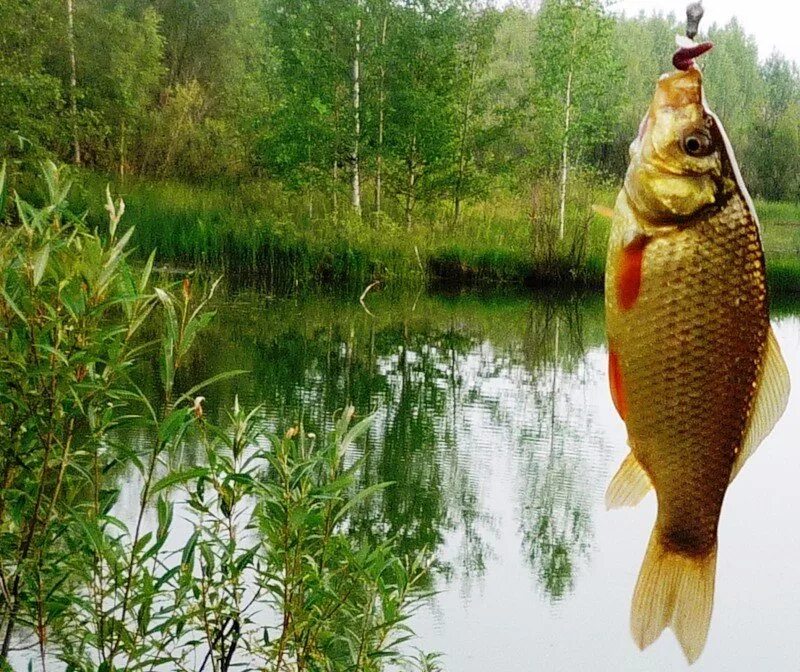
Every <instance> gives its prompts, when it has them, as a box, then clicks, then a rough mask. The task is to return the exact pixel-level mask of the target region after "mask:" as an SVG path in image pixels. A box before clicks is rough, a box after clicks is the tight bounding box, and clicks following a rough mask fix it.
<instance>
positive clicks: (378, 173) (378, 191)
mask: <svg viewBox="0 0 800 672" xmlns="http://www.w3.org/2000/svg"><path fill="white" fill-rule="evenodd" d="M388 21H389V16H388V14H387V15H384V17H383V28H382V30H381V57H380V63H381V65H380V84H379V91H378V157H377V165H376V167H375V215H376V218H378V219H380V215H381V198H382V196H383V193H382V190H383V121H384V106H385V104H386V89H385V87H386V66H385V58H386V54H385V50H386V27H387V24H388Z"/></svg>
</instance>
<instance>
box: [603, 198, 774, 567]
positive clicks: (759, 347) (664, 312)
mask: <svg viewBox="0 0 800 672" xmlns="http://www.w3.org/2000/svg"><path fill="white" fill-rule="evenodd" d="M649 228H650V227H648V223H647V222H643V221H640V220H637V218H636V215H635V214H634V213H633V212H632V210H631V208H630V206H629V204H628V203H627V196H626V194H625V192H624V190H623V192H622V193H621V194H620V197H619V200H618V203H617V214H616V215H615V219H614V225H613V232H612V241H611V245H610V249H609V260H608V261H609V263H608V269H609V270H608V274H607V279H606V282H607V287H608V288H609V289H608V291H607V293H606V296H607V303H606V311H607V329H608V337H609V344H610V347H611V348H612V349H613V350H614V351H615V352H616V354H617V356H618V358H619V363H620V367H621V375H622V381H623V385H624V391H625V395H626V400H627V413H626V418H625V419H626V424H627V428H628V436H629V440H630V444H631V449H632V452H633V454H634V456H635V457H636V458H637V459H638V461H639V463H640V464H641V465H642V466H643V467H644V469H645V471H646V472H647V474H648V476H649V477H650V480H651V481H652V483H653V486H654V487H655V490H656V493H657V496H658V501H659V514H658V520H657V522H656V530H657V531H658V533H659V534H660V536H661V539H662V542H663V543H664V546H665V547H666V548H667V549H668V550H674V551H676V552H680V553H682V554H684V555H695V554H697V555H702V554H706V553H708V552H709V551H710V550H711V549H712V548H713V546H714V545H715V543H716V533H717V523H718V520H719V514H720V508H721V506H722V499H723V496H724V494H725V490H726V489H727V487H728V482H729V480H730V476H731V470H732V466H733V463H734V460H735V458H736V454H737V452H738V451H739V449H740V448H741V445H742V440H743V436H744V433H745V428H746V422H747V418H748V415H749V410H750V406H751V404H752V401H753V395H754V392H755V385H756V381H757V379H758V373H759V368H760V364H761V360H762V355H763V352H764V347H765V343H766V340H767V334H768V330H769V315H768V312H767V297H766V282H765V270H764V259H763V253H762V250H761V243H760V240H759V232H758V225H757V222H756V221H755V219H754V217H753V216H752V214H751V212H750V209H749V207H748V203H747V202H746V200H745V198H744V196H743V195H742V194H741V193H739V192H738V191H734V192H733V193H732V194H730V196H729V197H728V198H727V201H726V202H725V203H724V204H723V205H721V206H720V207H712V208H711V209H709V210H708V211H707V212H706V213H705V214H700V215H698V216H697V217H696V218H694V219H693V220H692V221H691V222H690V223H687V224H685V225H682V226H671V227H666V228H664V227H661V228H660V229H659V230H657V231H654V232H653V233H654V235H653V236H652V237H651V238H649V242H648V243H647V245H646V247H645V250H644V255H643V259H642V269H641V277H642V284H641V289H640V291H639V295H638V298H637V300H636V302H635V304H634V305H633V306H632V307H630V308H629V309H627V310H623V309H622V308H621V307H620V306H619V304H618V302H617V300H616V293H615V292H614V291H613V288H614V287H615V286H616V284H617V282H618V281H619V277H618V268H619V263H618V260H619V258H620V255H621V253H622V247H623V246H622V242H623V240H624V239H625V237H626V235H628V236H629V235H630V233H628V232H630V231H634V230H639V231H642V230H644V231H647V230H648V229H649ZM650 230H651V231H653V230H652V229H650Z"/></svg>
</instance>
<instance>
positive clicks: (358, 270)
mask: <svg viewBox="0 0 800 672" xmlns="http://www.w3.org/2000/svg"><path fill="white" fill-rule="evenodd" d="M79 181H80V182H81V183H82V184H83V187H82V191H81V193H80V195H79V196H77V198H78V199H80V200H82V201H83V203H81V205H85V206H86V207H87V208H88V209H89V210H90V211H92V212H94V215H93V216H96V217H97V218H98V221H99V218H100V217H101V216H102V213H98V212H97V208H96V206H95V205H94V204H96V203H98V202H99V200H100V195H101V194H102V192H103V190H104V189H105V184H106V178H104V177H101V176H98V175H84V176H82V177H81V180H79ZM112 189H114V190H116V191H117V192H118V193H120V194H121V195H122V196H123V197H124V199H125V202H126V205H127V210H126V220H127V221H128V222H129V223H131V224H133V225H135V227H136V232H135V236H134V243H135V244H136V246H137V247H138V249H139V250H141V251H149V250H151V249H153V248H155V249H157V250H158V256H159V259H160V260H162V261H163V262H166V263H169V264H172V265H175V266H177V267H187V268H194V267H197V266H201V267H210V268H215V269H222V270H224V271H225V273H226V275H227V277H228V280H229V281H231V282H234V283H236V282H242V283H245V284H256V285H259V286H262V287H265V288H267V289H270V290H274V291H285V290H290V289H294V288H299V287H309V286H317V285H329V286H336V287H340V288H341V287H350V288H354V289H355V288H363V287H365V286H366V285H367V284H369V283H371V282H373V281H375V280H380V281H381V282H383V283H385V284H389V285H424V284H428V285H457V286H471V285H483V286H486V285H518V286H519V285H525V286H531V287H547V286H556V287H561V286H569V287H591V288H599V287H602V281H603V268H604V261H605V246H606V238H607V234H608V222H607V221H606V220H605V219H604V218H602V217H599V216H595V217H592V218H590V219H586V218H585V215H583V214H582V213H581V211H580V210H579V209H578V207H577V206H576V207H575V210H574V211H570V210H568V212H567V223H568V227H567V232H568V235H567V240H565V241H564V242H563V243H559V242H558V241H556V240H552V241H550V242H547V243H546V244H543V243H542V241H541V240H536V239H535V238H534V236H533V228H534V227H533V225H532V223H531V218H530V212H531V201H530V199H529V198H527V197H524V196H521V195H514V194H510V193H508V192H506V191H498V192H495V193H492V194H490V195H489V196H488V197H486V198H484V199H483V200H481V201H479V202H472V203H468V204H466V205H465V206H464V209H463V217H462V220H461V221H460V222H459V223H458V224H455V223H453V221H452V214H451V212H450V211H449V209H448V208H447V207H446V206H444V205H442V206H436V207H434V206H428V207H422V206H420V207H419V209H418V214H417V217H416V219H415V224H414V226H413V227H412V228H411V229H410V230H407V229H406V227H405V226H404V225H400V224H397V223H396V222H398V221H400V219H401V218H399V217H396V216H394V213H392V212H391V211H389V212H388V213H385V214H384V215H383V216H382V217H381V218H380V219H379V220H376V218H375V217H374V216H373V215H372V214H370V215H366V214H365V216H364V218H363V219H360V218H357V217H355V216H353V215H352V213H351V212H349V211H348V209H347V208H346V207H345V205H344V204H345V203H346V200H345V198H344V197H343V198H340V199H339V200H340V207H339V208H338V212H336V210H334V207H333V204H332V203H331V202H330V201H328V200H326V199H323V198H320V197H314V198H312V199H309V197H308V196H305V195H302V194H296V193H289V192H286V191H285V190H282V189H280V188H278V187H276V186H275V185H273V184H270V183H267V182H258V183H251V184H247V185H238V186H236V187H226V186H203V187H198V186H193V185H188V184H185V183H177V182H168V181H163V182H144V181H129V182H128V183H127V184H125V185H118V184H112ZM613 197H614V190H613V188H606V189H603V190H597V191H596V192H595V193H594V199H595V200H597V201H598V202H602V203H606V204H609V203H611V202H612V201H613ZM90 205H91V206H92V207H89V206H90ZM757 209H758V211H759V214H760V217H761V220H762V226H763V230H764V245H765V249H766V252H767V259H768V271H769V278H770V284H771V286H772V288H773V291H775V292H776V293H797V292H800V205H795V204H790V203H769V202H758V203H757ZM549 225H550V226H552V222H551V223H549ZM578 227H585V229H584V234H585V236H586V244H585V248H584V250H583V252H582V253H580V254H578V255H576V254H575V253H574V248H572V240H571V238H572V235H573V234H572V232H574V231H575V230H576V229H577V228H578ZM551 234H552V232H551Z"/></svg>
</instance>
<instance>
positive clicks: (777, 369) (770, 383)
mask: <svg viewBox="0 0 800 672" xmlns="http://www.w3.org/2000/svg"><path fill="white" fill-rule="evenodd" d="M789 389H790V384H789V370H788V369H787V368H786V362H785V361H784V360H783V356H782V355H781V348H780V346H779V345H778V341H777V340H776V339H775V334H774V333H773V332H772V329H770V330H769V334H768V336H767V345H766V347H765V348H764V362H763V364H762V366H761V373H760V376H759V380H758V387H757V388H756V396H755V399H754V400H753V407H752V409H751V410H750V417H749V418H748V421H747V429H746V430H745V436H744V441H743V442H742V447H741V449H740V450H739V453H738V454H737V456H736V462H734V465H733V469H732V471H731V481H732V480H733V479H734V478H736V475H737V474H738V473H739V470H740V469H741V468H742V466H743V465H744V463H745V462H746V461H747V459H748V458H749V457H750V456H751V455H752V454H753V453H755V452H756V448H758V446H759V445H760V444H761V442H762V441H763V440H764V439H765V438H766V437H767V435H768V434H769V433H770V432H771V431H772V428H773V427H774V426H775V423H776V422H778V419H779V418H780V417H781V415H783V412H784V411H785V410H786V404H787V403H788V401H789Z"/></svg>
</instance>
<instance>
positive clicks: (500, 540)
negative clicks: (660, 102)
mask: <svg viewBox="0 0 800 672" xmlns="http://www.w3.org/2000/svg"><path fill="white" fill-rule="evenodd" d="M367 303H368V304H369V309H370V311H371V313H372V315H370V314H368V313H367V312H365V310H364V309H363V308H362V307H361V306H360V305H359V303H358V301H357V300H355V299H354V300H344V299H337V298H332V297H320V296H312V297H304V298H296V299H272V298H270V297H267V296H265V295H260V294H257V293H240V294H235V295H232V296H229V297H228V298H226V299H224V300H223V301H222V305H221V306H220V309H219V314H218V316H217V319H216V320H215V323H214V326H213V327H212V328H211V329H210V331H209V332H208V334H207V336H206V337H205V338H204V339H203V341H202V343H200V344H199V347H198V348H197V350H196V352H195V353H194V359H193V361H192V362H190V364H189V366H188V367H187V369H188V370H189V371H190V372H191V375H190V377H191V379H192V380H191V381H189V380H186V381H183V382H184V383H187V382H194V381H196V380H200V379H203V378H205V377H208V376H211V375H213V374H214V373H217V372H219V371H221V370H224V369H231V368H236V369H246V370H248V373H247V374H246V375H244V376H242V377H241V378H239V379H236V380H229V381H225V382H223V383H219V384H217V385H216V386H215V387H214V388H212V389H210V390H209V391H208V392H207V393H206V396H208V397H209V400H208V402H207V403H208V409H207V412H209V413H211V414H214V415H219V417H220V418H221V417H222V414H223V413H224V412H225V411H226V409H227V408H229V407H230V406H231V404H232V403H233V398H234V395H235V394H238V396H239V399H240V402H241V403H242V404H243V405H244V406H252V405H256V404H264V411H263V413H264V419H265V423H266V424H267V425H268V426H269V427H270V428H275V429H283V428H285V427H287V426H288V424H289V423H292V422H294V421H295V420H296V419H297V418H300V417H302V418H303V422H304V424H305V427H306V429H307V430H308V431H314V432H318V433H319V432H322V431H325V428H326V427H327V426H328V424H327V423H329V421H330V418H331V416H332V415H333V413H334V412H335V411H336V410H337V409H341V408H342V407H343V406H344V405H345V404H347V403H352V404H354V405H355V407H356V409H357V411H358V412H359V413H361V414H367V413H369V412H375V413H376V421H375V423H374V425H373V427H372V429H371V432H370V434H369V436H368V439H367V441H366V446H365V450H366V454H365V466H364V473H363V481H364V483H363V484H364V485H368V484H371V483H376V482H384V481H392V482H393V483H394V485H393V486H392V487H391V488H389V489H388V490H386V491H384V492H383V493H381V495H380V496H379V498H378V499H376V500H374V502H373V503H372V505H371V506H370V507H368V508H366V509H364V510H362V511H361V512H359V514H358V515H357V516H356V518H355V519H354V520H353V526H354V529H356V530H358V531H360V532H362V533H364V534H372V535H393V536H396V537H397V538H398V539H399V543H400V545H401V547H402V550H403V551H406V552H413V551H416V550H419V549H422V548H427V549H429V550H431V551H432V552H433V554H434V555H435V557H436V560H437V567H438V572H437V574H436V578H435V589H436V590H437V591H438V592H437V594H436V596H435V597H434V598H432V599H431V601H430V602H429V604H428V605H427V606H426V607H425V608H423V609H422V610H420V611H419V612H418V613H417V614H416V615H415V616H414V619H413V622H412V626H413V628H414V629H415V631H416V633H417V635H418V641H417V644H418V645H419V646H420V647H421V648H422V649H424V650H426V651H439V652H441V653H442V655H443V659H442V662H443V664H444V666H445V668H446V669H447V670H450V671H451V672H485V671H488V670H504V671H505V672H512V671H523V670H525V671H529V670H565V671H567V670H570V671H571V670H595V671H602V670H609V671H610V670H642V671H644V670H667V669H685V668H686V663H685V661H684V659H683V655H682V653H681V651H680V649H679V647H678V645H677V643H676V641H675V639H674V637H673V635H672V633H671V632H667V633H665V635H664V636H662V638H661V639H660V640H659V641H658V642H657V643H656V644H655V645H654V646H652V647H651V648H650V649H648V650H647V651H645V652H644V653H642V652H639V651H638V649H637V648H636V646H635V645H634V643H633V641H632V639H631V637H630V635H629V631H628V616H629V607H630V599H631V595H632V591H633V586H634V583H635V581H636V576H637V574H638V571H639V567H640V563H641V560H642V557H643V554H644V550H645V546H646V544H647V540H648V537H649V534H650V529H651V526H652V523H653V520H654V516H655V500H654V497H653V495H652V494H651V495H649V496H648V497H647V499H646V500H645V501H644V502H643V503H642V504H641V505H640V506H639V507H638V508H636V509H626V510H623V511H612V512H607V511H606V510H605V507H604V504H603V494H604V491H605V488H606V486H607V484H608V481H609V479H610V477H611V475H612V474H613V473H614V471H615V470H616V468H617V466H618V464H619V463H620V461H621V460H622V458H623V457H624V456H625V454H626V453H627V447H626V442H625V431H624V426H623V424H622V422H621V420H620V419H619V417H618V416H617V414H616V412H615V411H614V409H613V406H612V403H611V399H610V395H609V392H608V385H607V379H606V367H607V350H606V346H605V343H604V325H603V306H602V297H600V296H588V297H582V298H572V299H564V298H558V297H532V296H527V295H525V296H519V295H517V296H511V297H509V296H488V297H487V296H482V297H475V296H460V297H458V296H456V297H453V296H450V297H448V296H428V295H425V294H423V295H420V296H411V297H389V296H381V295H380V294H375V295H372V296H370V297H369V298H368V299H367ZM798 315H800V305H798V306H792V305H781V306H778V307H777V308H776V310H775V311H774V316H773V317H774V323H775V325H776V333H777V335H778V338H779V340H780V342H781V344H782V347H783V350H784V353H785V356H786V359H787V362H788V365H789V368H790V372H791V374H792V377H793V380H794V381H796V383H795V385H796V387H797V388H800V382H797V381H800V349H799V348H798V345H800V318H798ZM795 409H796V404H795V402H794V398H793V400H792V401H790V406H789V411H788V412H787V414H786V416H785V417H784V419H783V420H782V421H781V422H780V423H779V424H778V426H777V428H776V430H775V431H774V432H773V434H772V435H771V436H770V437H769V438H768V439H767V441H766V442H765V443H764V445H763V446H762V447H761V448H760V449H759V451H758V453H757V454H756V456H755V457H754V458H753V459H752V460H751V461H750V462H749V463H748V464H747V467H746V468H745V469H744V470H743V472H742V473H741V475H740V476H739V477H738V478H737V479H736V482H735V484H734V485H733V486H732V487H731V489H730V490H729V494H728V496H727V499H726V503H725V508H724V510H723V516H722V521H721V526H720V547H719V560H718V571H717V592H716V605H715V612H714V617H713V621H712V626H711V632H710V636H709V640H708V645H707V647H706V650H705V653H704V654H703V656H702V657H701V658H700V660H699V661H698V663H697V664H696V665H695V666H694V669H697V670H751V669H754V668H755V669H767V670H783V669H794V668H795V666H796V663H797V661H798V660H800V638H798V637H797V636H796V625H797V623H798V622H800V562H799V561H798V559H800V532H798V526H797V515H796V512H797V511H798V510H800V488H798V487H797V479H798V476H800V453H799V452H798V450H797V443H798V441H797V432H798V431H800V422H799V421H798V415H797V413H796V411H795ZM132 487H136V485H135V484H134V485H133V486H132ZM130 495H131V498H130V500H131V503H133V501H134V500H135V495H134V493H133V492H131V493H130ZM122 501H125V497H123V498H122Z"/></svg>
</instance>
